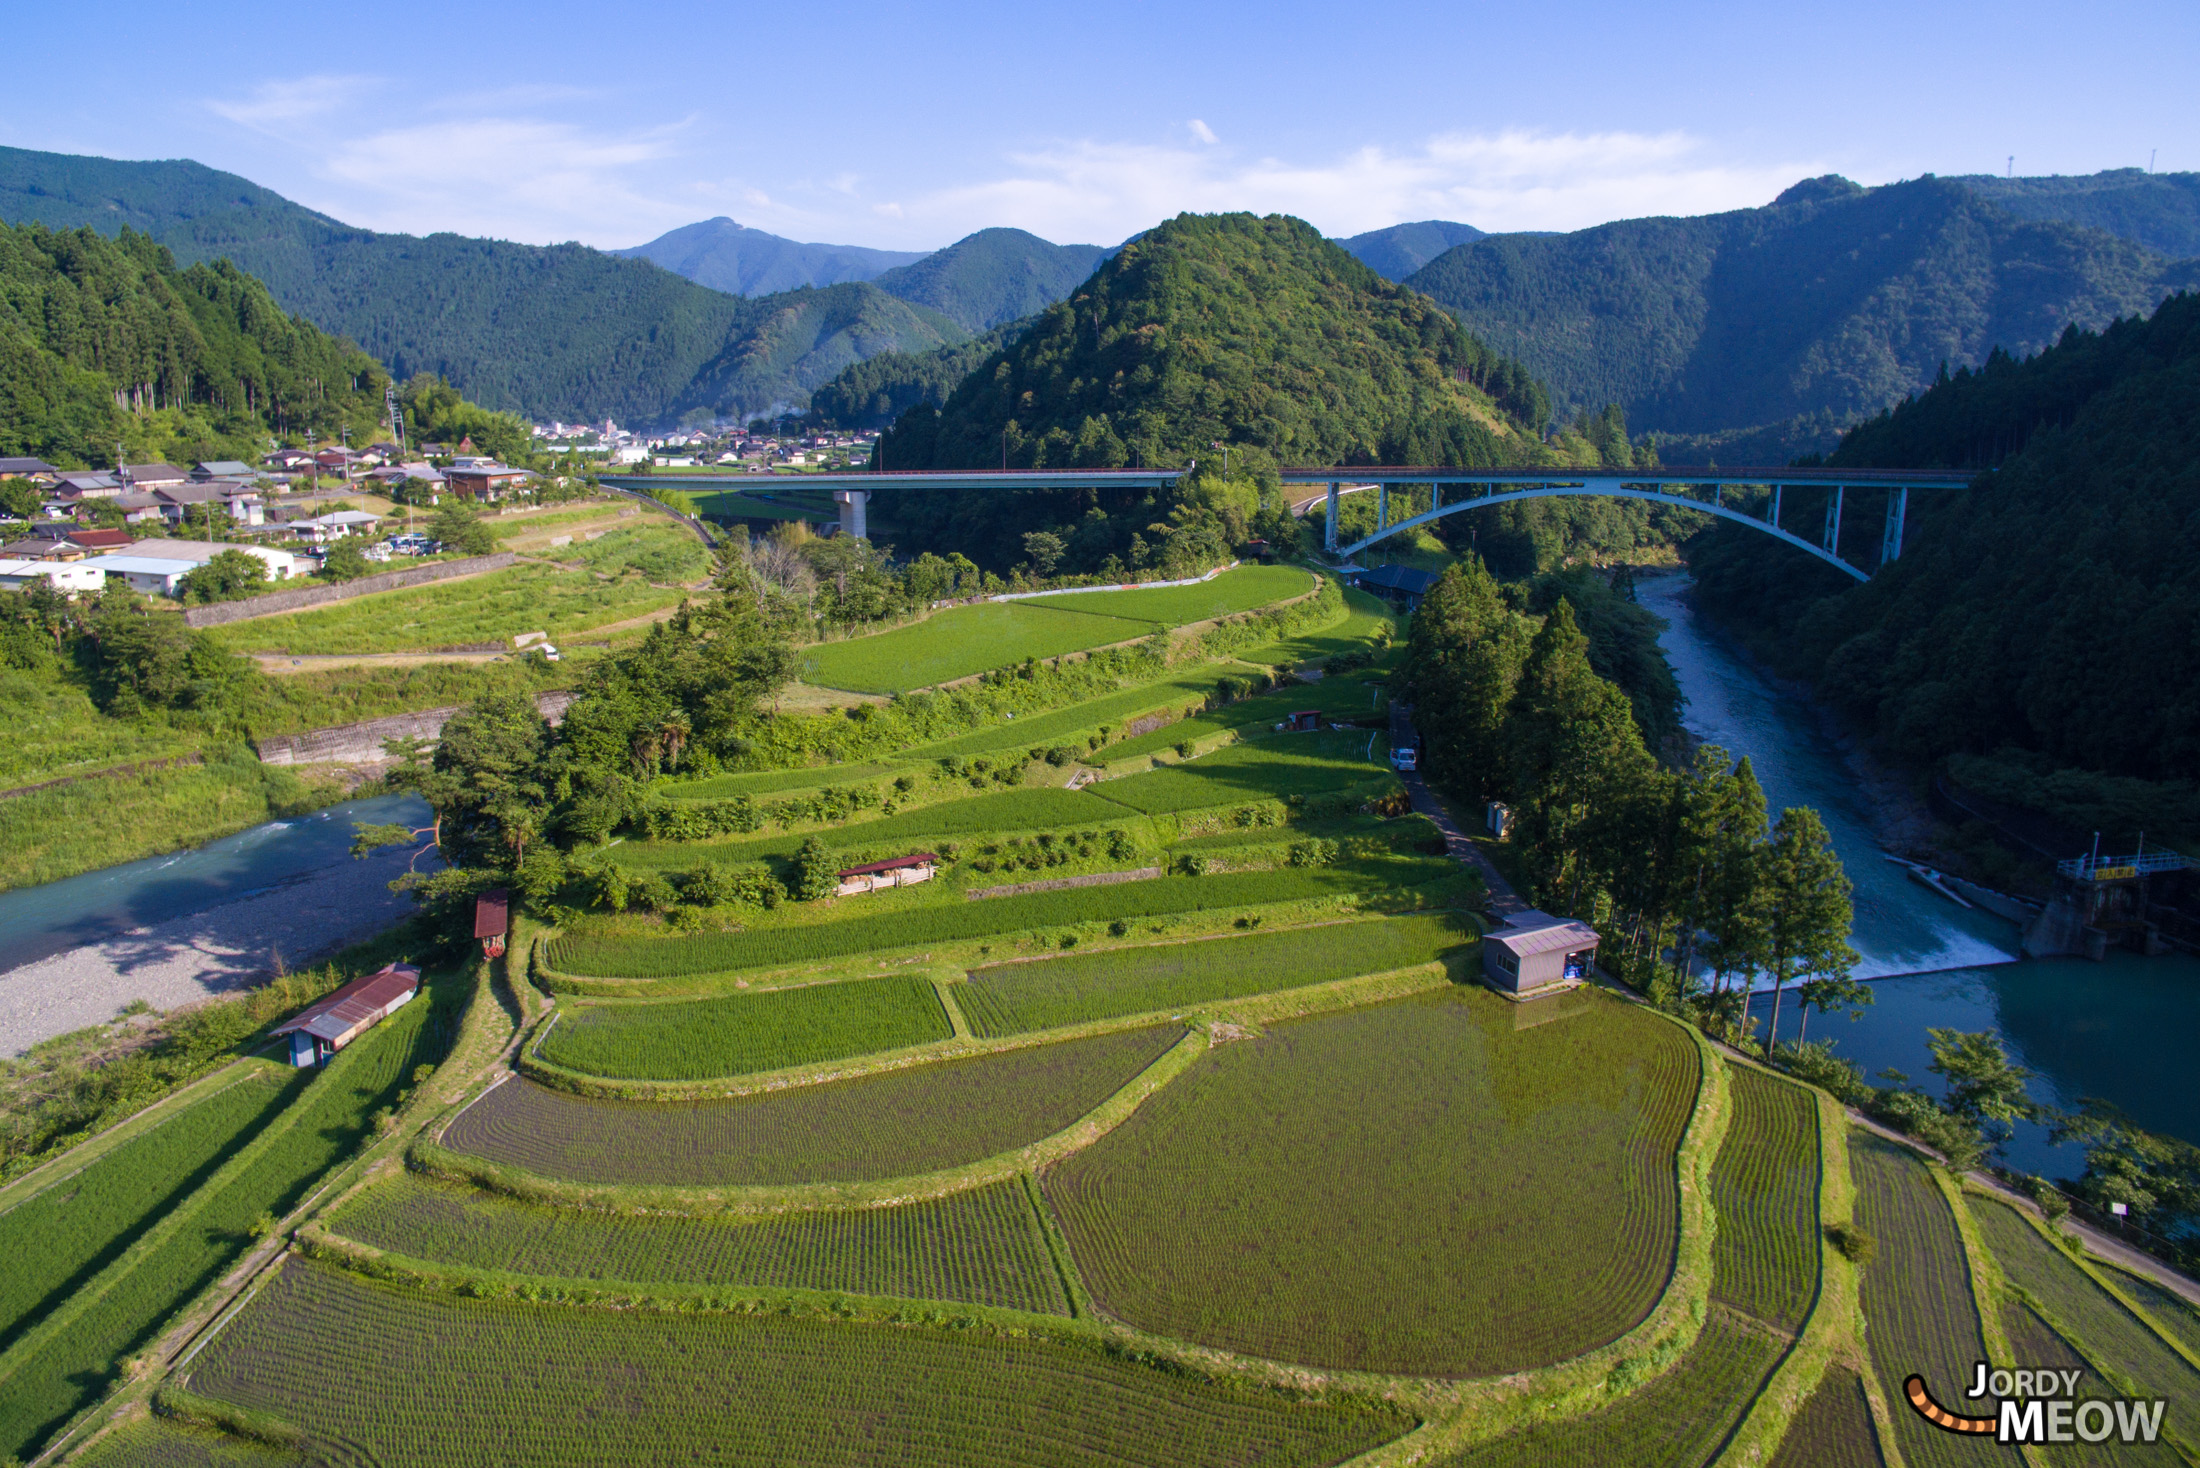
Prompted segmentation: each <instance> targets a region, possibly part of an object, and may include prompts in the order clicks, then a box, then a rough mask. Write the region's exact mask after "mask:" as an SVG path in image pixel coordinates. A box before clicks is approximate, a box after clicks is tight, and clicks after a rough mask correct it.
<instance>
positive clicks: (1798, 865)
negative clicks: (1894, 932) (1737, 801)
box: [1749, 805, 1856, 1051]
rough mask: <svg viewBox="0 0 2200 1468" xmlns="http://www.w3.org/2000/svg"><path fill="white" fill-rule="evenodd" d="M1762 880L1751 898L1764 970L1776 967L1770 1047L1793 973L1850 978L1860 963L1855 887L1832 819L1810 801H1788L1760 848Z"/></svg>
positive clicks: (1772, 970) (1776, 1037)
mask: <svg viewBox="0 0 2200 1468" xmlns="http://www.w3.org/2000/svg"><path fill="white" fill-rule="evenodd" d="M1756 876H1757V880H1756V884H1755V891H1754V892H1753V893H1752V894H1751V895H1752V901H1751V903H1750V904H1749V905H1750V906H1752V907H1754V908H1755V909H1756V911H1757V913H1758V915H1759V916H1758V921H1759V923H1760V924H1761V932H1762V940H1761V941H1762V942H1763V945H1764V948H1763V957H1764V968H1765V971H1766V972H1768V973H1770V974H1771V975H1772V1026H1771V1031H1770V1034H1769V1036H1768V1038H1767V1040H1766V1046H1765V1048H1766V1049H1767V1051H1770V1050H1772V1049H1774V1048H1776V1047H1777V1046H1778V1045H1779V1043H1780V994H1781V991H1782V990H1783V989H1785V988H1786V987H1787V984H1788V982H1789V981H1790V980H1792V979H1797V978H1802V977H1805V976H1811V975H1823V976H1825V977H1828V978H1844V979H1845V978H1847V977H1848V974H1849V970H1850V969H1851V968H1853V967H1854V966H1855V964H1856V950H1855V949H1853V948H1851V947H1850V946H1849V928H1850V926H1851V925H1852V924H1853V923H1854V921H1855V916H1856V914H1855V910H1854V908H1853V906H1852V905H1851V903H1850V900H1849V899H1850V895H1851V893H1852V892H1853V891H1854V888H1853V887H1852V886H1851V885H1850V883H1849V878H1848V873H1846V872H1844V871H1843V870H1842V869H1841V858H1840V857H1839V856H1837V855H1835V854H1834V850H1833V838H1832V837H1831V836H1830V835H1829V834H1828V833H1827V831H1826V823H1825V822H1824V821H1823V820H1821V819H1820V818H1819V815H1818V812H1817V811H1815V810H1812V809H1811V808H1810V807H1809V806H1807V805H1806V806H1790V807H1788V808H1787V809H1786V810H1783V811H1781V812H1780V819H1779V820H1778V821H1776V822H1774V823H1773V827H1772V839H1771V840H1770V841H1768V842H1766V843H1764V844H1763V845H1761V846H1759V847H1758V848H1757V874H1756Z"/></svg>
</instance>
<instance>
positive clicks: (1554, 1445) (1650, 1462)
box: [1443, 1311, 1780, 1468]
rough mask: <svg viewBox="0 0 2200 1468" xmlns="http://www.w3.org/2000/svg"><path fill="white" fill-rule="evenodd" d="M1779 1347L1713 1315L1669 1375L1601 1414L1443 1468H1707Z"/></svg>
mask: <svg viewBox="0 0 2200 1468" xmlns="http://www.w3.org/2000/svg"><path fill="white" fill-rule="evenodd" d="M1779 1355H1780V1347H1779V1346H1778V1345H1776V1344H1775V1343H1774V1342H1773V1341H1771V1340H1770V1339H1768V1338H1766V1337H1765V1336H1763V1335H1760V1334H1759V1333H1757V1332H1756V1331H1754V1330H1751V1329H1750V1328H1748V1327H1747V1326H1746V1325H1742V1324H1739V1323H1737V1322H1735V1321H1734V1320H1732V1319H1730V1318H1729V1317H1727V1316H1725V1315H1723V1314H1721V1313H1719V1312H1718V1311H1713V1312H1712V1314H1711V1318H1710V1319H1708V1320H1706V1321H1705V1322H1704V1327H1703V1334H1702V1335H1700V1336H1698V1337H1697V1339H1696V1344H1695V1345H1694V1346H1693V1347H1691V1348H1690V1350H1689V1352H1688V1354H1687V1355H1686V1356H1685V1357H1683V1358H1682V1359H1681V1361H1680V1363H1679V1364H1678V1365H1676V1366H1674V1367H1673V1368H1672V1369H1671V1370H1669V1371H1667V1372H1666V1373H1665V1374H1664V1375H1663V1376H1660V1377H1659V1378H1658V1379H1657V1380H1655V1381H1653V1382H1651V1383H1650V1384H1649V1385H1648V1386H1645V1387H1641V1388H1639V1389H1638V1390H1636V1391H1635V1392H1634V1393H1632V1394H1631V1395H1629V1396H1625V1397H1622V1398H1621V1399H1620V1400H1619V1401H1618V1402H1616V1403H1614V1404H1613V1405H1612V1406H1610V1407H1607V1408H1605V1409H1604V1410H1603V1411H1601V1412H1592V1413H1590V1414H1589V1415H1588V1416H1586V1417H1577V1418H1574V1419H1572V1420H1571V1421H1566V1422H1553V1423H1542V1424H1538V1425H1536V1426H1534V1427H1530V1428H1528V1429H1526V1430H1525V1431H1522V1432H1516V1433H1513V1434H1511V1435H1510V1436H1507V1437H1502V1438H1499V1439H1497V1440H1496V1441H1495V1442H1490V1443H1484V1444H1483V1445H1481V1446H1480V1447H1477V1448H1473V1449H1470V1450H1469V1451H1467V1452H1465V1453H1462V1454H1460V1455H1459V1456H1458V1457H1456V1458H1452V1459H1448V1460H1447V1461H1446V1462H1445V1464H1444V1465H1443V1468H1613V1465H1617V1464H1626V1465H1627V1468H1702V1465H1704V1464H1707V1463H1709V1462H1710V1461H1711V1460H1712V1458H1713V1457H1715V1456H1716V1455H1717V1454H1718V1451H1719V1449H1720V1448H1721V1447H1723V1446H1724V1445H1725V1443H1726V1439H1727V1435H1728V1434H1729V1433H1731V1432H1732V1431H1733V1430H1734V1424H1735V1423H1736V1422H1738V1421H1740V1420H1741V1416H1742V1413H1743V1412H1744V1411H1745V1410H1747V1408H1748V1406H1749V1404H1750V1402H1751V1400H1752V1399H1754V1398H1755V1396H1756V1395H1757V1390H1758V1387H1759V1384H1760V1383H1762V1382H1763V1381H1764V1379H1765V1376H1766V1374H1767V1373H1768V1372H1770V1371H1771V1369H1772V1366H1773V1363H1774V1362H1775V1361H1777V1360H1778V1359H1779Z"/></svg>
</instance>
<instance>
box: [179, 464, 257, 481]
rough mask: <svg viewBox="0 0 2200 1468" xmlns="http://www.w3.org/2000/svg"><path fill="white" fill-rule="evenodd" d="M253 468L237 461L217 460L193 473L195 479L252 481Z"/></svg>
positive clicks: (194, 470) (201, 466)
mask: <svg viewBox="0 0 2200 1468" xmlns="http://www.w3.org/2000/svg"><path fill="white" fill-rule="evenodd" d="M252 473H253V470H252V466H251V465H250V464H246V463H243V462H241V461H239V460H237V459H215V460H214V461H213V462H211V463H206V464H201V465H199V466H198V467H197V468H196V469H193V470H192V471H191V477H192V478H193V479H202V480H203V479H250V478H251V477H252Z"/></svg>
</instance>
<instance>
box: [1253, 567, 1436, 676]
mask: <svg viewBox="0 0 2200 1468" xmlns="http://www.w3.org/2000/svg"><path fill="white" fill-rule="evenodd" d="M1344 604H1345V608H1346V615H1345V619H1344V620H1343V621H1342V622H1339V623H1337V624H1336V625H1335V626H1333V627H1328V628H1324V629H1323V630H1322V631H1319V632H1304V633H1301V634H1300V635H1298V636H1297V637H1287V638H1285V639H1284V640H1283V641H1281V642H1272V643H1270V644H1268V646H1266V647H1261V648H1255V649H1253V650H1252V651H1251V652H1247V653H1242V654H1240V656H1241V657H1242V658H1243V659H1244V660H1245V661H1246V662H1248V663H1262V664H1265V665H1267V666H1269V667H1272V668H1284V667H1292V666H1295V665H1297V664H1299V663H1314V662H1320V661H1321V660H1322V659H1323V658H1331V657H1335V656H1336V655H1337V654H1338V653H1340V652H1359V651H1361V650H1363V649H1365V648H1366V647H1367V646H1368V645H1369V644H1370V643H1371V642H1373V641H1374V639H1375V638H1376V637H1377V636H1378V635H1379V634H1380V633H1381V632H1382V631H1383V630H1384V629H1386V628H1395V627H1396V626H1397V625H1398V623H1397V618H1396V617H1395V616H1394V615H1393V614H1392V612H1391V610H1390V607H1389V605H1388V604H1387V603H1386V602H1384V601H1383V599H1382V598H1381V597H1379V596H1374V595H1371V594H1370V593H1368V592H1365V591H1358V590H1355V589H1354V588H1352V587H1349V586H1348V587H1346V588H1345V593H1344Z"/></svg>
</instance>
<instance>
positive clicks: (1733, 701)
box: [1637, 575, 2200, 1177]
mask: <svg viewBox="0 0 2200 1468" xmlns="http://www.w3.org/2000/svg"><path fill="white" fill-rule="evenodd" d="M1688 585H1689V582H1688V578H1687V577H1686V576H1683V575H1674V576H1660V577H1654V578H1650V577H1646V578H1644V579H1643V580H1642V581H1641V582H1639V583H1638V588H1637V594H1638V595H1639V597H1640V599H1641V602H1642V605H1643V606H1644V607H1645V608H1647V609H1648V610H1650V611H1653V612H1655V613H1657V614H1658V615H1659V616H1661V617H1663V618H1664V619H1665V621H1666V631H1665V634H1664V635H1663V636H1662V637H1660V638H1659V642H1660V644H1661V645H1662V646H1663V647H1664V649H1665V655H1666V658H1667V660H1668V661H1670V662H1671V663H1672V665H1673V671H1674V674H1675V675H1676V676H1677V677H1678V678H1679V680H1680V685H1681V691H1682V693H1683V694H1685V695H1686V696H1687V699H1688V706H1687V708H1686V709H1685V711H1684V713H1683V718H1682V722H1683V723H1685V724H1686V725H1687V726H1688V729H1689V731H1690V732H1691V733H1693V734H1695V735H1697V736H1698V737H1700V738H1702V739H1703V740H1705V741H1706V742H1707V743H1712V744H1717V745H1721V746H1723V747H1724V748H1725V749H1726V750H1727V752H1728V753H1729V754H1730V755H1733V756H1735V757H1737V758H1739V757H1740V756H1742V755H1745V754H1746V755H1748V756H1749V758H1750V762H1751V765H1752V767H1753V768H1754V769H1755V771H1756V775H1757V780H1758V782H1759V783H1760V784H1761V785H1763V786H1764V791H1765V802H1766V804H1767V806H1768V807H1770V809H1771V810H1772V811H1773V812H1774V813H1775V814H1776V813H1777V812H1778V811H1780V810H1781V809H1782V808H1783V807H1786V806H1791V805H1810V806H1815V807H1816V808H1817V810H1818V813H1819V814H1820V815H1821V816H1822V817H1824V819H1825V822H1826V829H1827V830H1828V832H1829V833H1830V834H1831V835H1832V837H1833V844H1834V847H1835V849H1836V850H1837V851H1838V852H1839V853H1840V856H1841V861H1842V864H1843V865H1844V866H1845V867H1846V868H1847V870H1848V874H1849V880H1850V881H1852V882H1853V883H1855V885H1856V895H1855V904H1856V926H1855V930H1854V932H1853V933H1852V935H1851V938H1850V942H1851V943H1852V944H1854V946H1855V948H1856V950H1857V952H1858V953H1859V954H1860V955H1861V956H1862V962H1861V963H1859V964H1858V966H1857V969H1856V973H1857V976H1858V977H1860V978H1869V979H1871V980H1873V983H1872V986H1871V987H1872V991H1873V994H1874V997H1875V1001H1876V1002H1875V1003H1874V1004H1873V1005H1872V1006H1871V1007H1870V1008H1868V1009H1866V1010H1865V1011H1864V1015H1863V1018H1861V1019H1859V1020H1856V1021H1850V1020H1847V1019H1844V1018H1841V1017H1838V1016H1835V1017H1830V1018H1829V1017H1826V1016H1822V1015H1815V1014H1814V1015H1812V1016H1811V1018H1810V1021H1809V1025H1810V1029H1809V1032H1808V1033H1809V1038H1811V1039H1814V1040H1830V1041H1832V1042H1833V1043H1834V1046H1835V1049H1836V1050H1837V1051H1838V1053H1840V1054H1841V1055H1843V1056H1845V1057H1847V1058H1848V1059H1850V1060H1852V1061H1855V1062H1856V1063H1857V1064H1859V1065H1861V1066H1862V1067H1863V1068H1864V1073H1865V1075H1866V1076H1867V1077H1869V1078H1872V1079H1874V1080H1877V1079H1879V1073H1880V1072H1881V1071H1883V1070H1886V1069H1890V1068H1891V1069H1894V1070H1899V1071H1901V1072H1903V1073H1904V1074H1906V1075H1908V1076H1909V1077H1910V1078H1911V1079H1913V1080H1915V1081H1916V1082H1917V1083H1918V1084H1920V1085H1922V1086H1924V1087H1925V1089H1927V1090H1928V1091H1932V1092H1934V1093H1935V1094H1938V1092H1939V1091H1940V1089H1941V1087H1940V1080H1939V1077H1937V1076H1934V1075H1932V1074H1931V1073H1930V1072H1928V1071H1927V1069H1926V1067H1927V1065H1929V1064H1930V1063H1931V1052H1930V1051H1929V1050H1928V1048H1927V1043H1926V1034H1925V1031H1926V1029H1927V1028H1928V1027H1929V1026H1945V1027H1951V1028H1955V1029H1960V1030H1989V1029H1990V1030H1996V1031H1999V1032H2000V1034H2001V1036H2002V1039H2003V1041H2004V1042H2005V1043H2006V1044H2007V1045H2008V1047H2009V1050H2010V1052H2011V1053H2012V1054H2013V1055H2014V1056H2015V1057H2016V1058H2017V1059H2018V1061H2019V1062H2020V1063H2021V1064H2023V1065H2026V1066H2028V1067H2030V1068H2031V1069H2033V1070H2034V1071H2036V1072H2037V1073H2038V1074H2037V1076H2036V1078H2035V1079H2034V1081H2033V1083H2032V1088H2031V1089H2032V1095H2033V1097H2034V1098H2035V1099H2037V1100H2040V1101H2044V1102H2047V1103H2049V1104H2051V1105H2054V1106H2059V1107H2064V1108H2071V1107H2075V1106H2076V1105H2077V1104H2078V1102H2079V1101H2080V1100H2082V1099H2084V1098H2087V1097H2099V1098H2101V1099H2103V1100H2107V1101H2110V1102H2113V1103H2114V1104H2115V1105H2117V1106H2119V1107H2121V1108H2122V1109H2123V1110H2124V1111H2126V1112H2127V1113H2129V1114H2130V1115H2131V1117H2132V1118H2133V1119H2134V1120H2136V1121H2137V1122H2139V1123H2140V1124H2141V1125H2143V1126H2146V1127H2148V1128H2150V1129H2153V1130H2155V1131H2161V1132H2167V1133H2169V1134H2171V1135H2173V1136H2177V1137H2182V1138H2183V1139H2184V1140H2186V1141H2188V1142H2193V1143H2196V1144H2200V1092H2196V1091H2195V1089H2194V1088H2193V1087H2192V1086H2191V1084H2190V1082H2189V1074H2190V1069H2189V1055H2190V1046H2191V1037H2192V1036H2193V1035H2194V1034H2195V1033H2200V959H2194V958H2190V957H2186V956H2182V955H2171V956H2165V957H2160V958H2140V957H2138V956H2136V955H2131V954H2121V953H2119V954H2114V955H2112V956H2111V957H2110V958H2109V959H2108V961H2107V962H2105V963H2089V962H2087V961H2085V960H2084V959H2049V960H2021V959H2020V958H2019V957H2018V936H2019V935H2018V932H2017V929H2016V926H2015V925H2014V924H2012V923H2009V922H2006V921H2004V920H2002V919H2000V918H1997V917H1994V916H1993V915H1992V914H1990V913H1986V912H1981V911H1977V910H1969V909H1965V908H1961V907H1958V906H1957V905H1956V904H1954V903H1952V902H1950V901H1948V900H1947V899H1946V898H1944V897H1941V896H1939V895H1938V894H1937V893H1934V892H1932V891H1930V890H1928V889H1926V888H1924V887H1922V886H1920V885H1918V884H1917V883H1916V882H1914V881H1912V880H1911V879H1910V878H1909V876H1908V875H1907V874H1906V873H1905V872H1904V871H1903V869H1902V868H1900V867H1898V866H1896V865H1894V864H1893V863H1892V862H1889V861H1886V860H1884V859H1883V852H1882V848H1881V846H1880V845H1879V842H1878V840H1877V838H1876V836H1875V834H1874V823H1873V812H1872V805H1871V802H1870V799H1869V798H1868V796H1867V795H1866V793H1865V792H1864V791H1863V790H1862V789H1861V788H1860V786H1859V784H1858V782H1857V780H1856V778H1855V776H1854V775H1853V774H1852V773H1851V772H1850V769H1849V767H1848V764H1847V762H1846V761H1845V759H1844V758H1843V756H1842V752H1841V750H1840V749H1839V748H1838V747H1837V746H1836V745H1835V744H1834V743H1833V741H1832V740H1831V739H1829V738H1828V737H1827V736H1826V734H1825V732H1824V730H1823V729H1822V727H1821V726H1820V724H1819V721H1818V720H1817V718H1816V717H1815V716H1814V715H1813V714H1812V712H1811V711H1810V710H1809V709H1807V708H1802V707H1798V706H1797V705H1796V704H1795V703H1794V702H1793V701H1792V700H1791V699H1789V698H1788V697H1787V696H1786V695H1785V694H1783V693H1781V692H1780V691H1778V690H1777V689H1775V688H1774V687H1773V686H1772V685H1771V684H1769V683H1767V682H1766V681H1765V680H1764V679H1763V678H1762V677H1760V676H1758V674H1757V673H1756V672H1755V671H1754V670H1752V669H1751V668H1750V666H1749V665H1748V664H1747V663H1746V662H1744V661H1743V660H1742V659H1741V658H1740V657H1739V656H1738V655H1737V654H1736V653H1735V652H1734V651H1733V650H1732V649H1731V648H1730V647H1729V646H1728V645H1727V644H1725V643H1724V642H1722V641H1721V640H1720V639H1718V638H1717V637H1716V636H1714V635H1712V634H1710V633H1709V632H1707V631H1706V629H1705V628H1703V627H1702V626H1701V625H1699V624H1698V622H1697V620H1696V617H1695V614H1694V612H1693V611H1692V610H1691V609H1690V608H1689V606H1688V604H1687V601H1686V600H1685V595H1686V592H1687V590H1688ZM1753 1012H1754V1013H1756V1014H1757V1015H1758V1016H1759V1017H1760V1018H1763V1017H1764V1016H1767V1015H1769V1013H1770V1003H1769V1000H1768V999H1766V998H1765V997H1762V996H1760V998H1759V999H1758V1000H1757V1001H1756V1003H1755V1004H1754V1006H1753ZM1801 1021H1802V1013H1801V1011H1800V1010H1799V1009H1798V1008H1797V1007H1796V1006H1795V1003H1794V999H1793V997H1792V993H1791V995H1790V997H1789V998H1788V999H1787V1001H1786V1004H1785V1006H1784V1007H1783V1010H1782V1015H1781V1020H1780V1033H1781V1034H1782V1035H1783V1036H1793V1035H1794V1034H1795V1033H1796V1031H1797V1028H1798V1027H1799V1025H1800V1023H1801ZM1759 1033H1760V1034H1762V1033H1763V1026H1762V1025H1761V1024H1760V1027H1759ZM2003 1155H2004V1157H2005V1158H2006V1159H2007V1161H2008V1162H2009V1163H2010V1164H2011V1165H2012V1166H2015V1167H2020V1168H2023V1169H2024V1170H2026V1171H2028V1172H2037V1173H2040V1174H2043V1175H2045V1176H2048V1177H2062V1176H2070V1175H2074V1174H2075V1173H2076V1172H2077V1171H2078V1170H2079V1169H2080V1168H2081V1167H2082V1166H2083V1165H2084V1159H2083V1157H2082V1156H2081V1155H2080V1154H2079V1152H2078V1151H2077V1149H2076V1148H2074V1147H2057V1146H2054V1145H2053V1144H2052V1143H2050V1142H2049V1141H2048V1139H2047V1133H2046V1129H2045V1128H2043V1127H2039V1126H2035V1125H2031V1124H2020V1125H2019V1127H2018V1130H2017V1133H2016V1135H2015V1136H2014V1137H2013V1138H2011V1140H2010V1142H2009V1144H2008V1146H2007V1147H2006V1148H2005V1149H2004V1154H2003Z"/></svg>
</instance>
